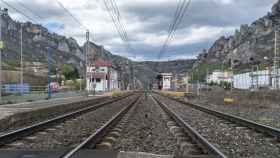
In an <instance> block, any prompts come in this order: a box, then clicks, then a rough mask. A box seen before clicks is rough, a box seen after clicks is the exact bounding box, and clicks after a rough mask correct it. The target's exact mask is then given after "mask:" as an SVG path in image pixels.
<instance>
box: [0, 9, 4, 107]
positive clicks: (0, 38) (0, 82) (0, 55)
mask: <svg viewBox="0 0 280 158" xmlns="http://www.w3.org/2000/svg"><path fill="white" fill-rule="evenodd" d="M3 48H4V42H3V39H2V14H0V104H1V103H2V51H3Z"/></svg>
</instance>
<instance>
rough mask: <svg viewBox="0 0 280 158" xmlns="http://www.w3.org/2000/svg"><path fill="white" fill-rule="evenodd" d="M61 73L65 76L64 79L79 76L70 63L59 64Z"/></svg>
mask: <svg viewBox="0 0 280 158" xmlns="http://www.w3.org/2000/svg"><path fill="white" fill-rule="evenodd" d="M61 73H62V75H64V76H65V78H66V80H73V79H74V80H75V79H77V78H79V72H78V69H77V68H76V67H74V66H73V65H70V64H63V65H62V66H61Z"/></svg>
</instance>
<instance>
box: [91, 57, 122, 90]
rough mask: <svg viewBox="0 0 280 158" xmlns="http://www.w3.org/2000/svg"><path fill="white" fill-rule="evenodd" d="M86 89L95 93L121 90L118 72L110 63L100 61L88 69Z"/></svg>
mask: <svg viewBox="0 0 280 158" xmlns="http://www.w3.org/2000/svg"><path fill="white" fill-rule="evenodd" d="M86 89H87V90H88V91H95V92H108V91H113V90H118V89H119V80H118V72H117V71H116V69H115V68H114V67H113V64H112V63H111V62H110V61H105V60H102V59H99V60H96V61H95V62H94V64H92V65H91V66H88V67H87V87H86Z"/></svg>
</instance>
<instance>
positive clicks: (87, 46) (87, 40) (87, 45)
mask: <svg viewBox="0 0 280 158" xmlns="http://www.w3.org/2000/svg"><path fill="white" fill-rule="evenodd" d="M88 50H89V30H87V31H86V52H85V60H86V61H85V69H86V72H85V82H86V89H87V93H89V85H88V82H87V77H88ZM90 80H91V79H90ZM90 80H89V82H90Z"/></svg>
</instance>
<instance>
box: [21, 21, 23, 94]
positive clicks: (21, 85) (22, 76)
mask: <svg viewBox="0 0 280 158" xmlns="http://www.w3.org/2000/svg"><path fill="white" fill-rule="evenodd" d="M22 32H23V26H22V24H20V87H21V89H20V92H21V95H23V52H22V51H23V50H22V44H23V43H22V40H23V39H22V38H23V37H22Z"/></svg>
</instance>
